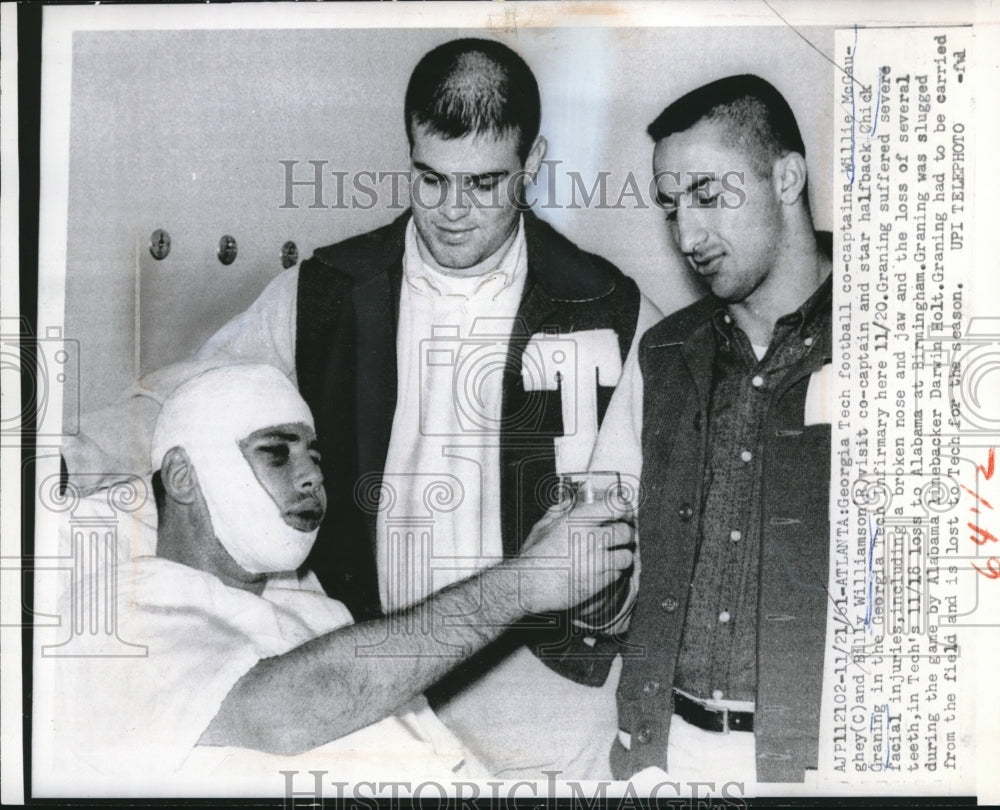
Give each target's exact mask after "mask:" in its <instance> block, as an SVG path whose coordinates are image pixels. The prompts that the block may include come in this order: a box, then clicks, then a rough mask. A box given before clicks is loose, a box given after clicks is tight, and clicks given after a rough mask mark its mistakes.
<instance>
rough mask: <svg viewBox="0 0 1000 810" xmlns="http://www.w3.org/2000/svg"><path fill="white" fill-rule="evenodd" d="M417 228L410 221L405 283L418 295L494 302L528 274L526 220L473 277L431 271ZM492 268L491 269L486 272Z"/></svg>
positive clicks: (404, 260) (404, 270) (522, 219)
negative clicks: (421, 252)
mask: <svg viewBox="0 0 1000 810" xmlns="http://www.w3.org/2000/svg"><path fill="white" fill-rule="evenodd" d="M419 238H420V235H419V234H418V233H417V228H416V224H415V223H414V221H413V220H412V219H411V220H410V222H409V224H408V225H407V229H406V250H405V254H404V259H403V279H404V281H405V282H406V284H407V285H408V286H409V287H410V288H411V289H412V290H414V291H415V292H417V293H419V294H421V295H427V296H453V297H457V298H461V299H465V300H471V299H479V298H483V299H488V300H494V299H496V298H497V296H499V295H500V294H501V293H502V292H504V291H505V290H507V289H508V288H510V287H511V286H512V285H513V284H514V283H515V281H517V280H518V279H519V278H520V277H521V276H522V275H523V274H524V273H525V272H526V270H527V262H526V261H524V260H523V256H524V254H525V239H524V217H523V216H522V217H521V219H520V220H519V221H518V225H517V230H516V231H515V234H514V236H513V238H512V239H509V240H507V241H506V242H504V244H503V245H501V246H500V248H499V249H498V250H497V252H496V253H494V254H493V255H492V256H490V257H488V258H486V259H484V260H483V261H482V262H481V263H480V264H481V265H482V267H483V268H484V270H483V272H480V273H478V274H476V275H474V276H458V275H451V274H449V273H445V272H443V271H441V270H438V269H437V268H436V267H431V266H430V265H429V264H427V263H426V262H424V261H423V259H422V258H421V256H420V247H419V245H418V244H417V240H418V239H419ZM486 268H491V269H486Z"/></svg>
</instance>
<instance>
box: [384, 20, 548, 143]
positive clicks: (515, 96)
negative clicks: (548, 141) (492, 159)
mask: <svg viewBox="0 0 1000 810" xmlns="http://www.w3.org/2000/svg"><path fill="white" fill-rule="evenodd" d="M403 112H404V115H405V116H406V136H407V138H409V141H410V148H411V149H412V148H413V135H414V130H415V128H416V127H417V126H422V127H426V128H427V130H428V131H430V132H432V133H434V134H436V135H440V136H441V137H443V138H446V139H452V138H464V137H465V136H466V135H472V134H476V135H484V134H491V135H494V136H495V137H498V138H500V137H503V136H504V135H507V134H508V133H510V132H514V131H516V132H517V133H518V155H519V156H520V158H521V162H522V163H523V162H524V161H525V160H526V159H527V157H528V152H529V151H530V150H531V145H532V143H534V141H535V138H536V137H537V136H538V128H539V125H540V123H541V117H542V104H541V100H540V98H539V95H538V82H536V81H535V76H534V74H532V72H531V68H529V67H528V65H527V63H526V62H525V61H524V60H523V59H522V58H521V57H520V56H518V55H517V54H516V53H514V51H512V50H511V49H510V48H508V47H507V46H506V45H503V44H501V43H499V42H495V41H493V40H489V39H455V40H452V41H451V42H446V43H445V44H444V45H439V46H438V47H437V48H435V49H434V50H432V51H430V52H429V53H428V54H426V55H425V56H424V58H423V59H421V60H420V62H419V63H418V64H417V66H416V68H414V70H413V75H412V76H410V83H409V85H408V86H407V88H406V102H405V104H404V109H403Z"/></svg>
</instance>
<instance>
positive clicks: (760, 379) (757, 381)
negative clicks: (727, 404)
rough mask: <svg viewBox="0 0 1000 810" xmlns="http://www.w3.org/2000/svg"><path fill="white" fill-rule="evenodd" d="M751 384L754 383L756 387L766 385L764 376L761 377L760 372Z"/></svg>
mask: <svg viewBox="0 0 1000 810" xmlns="http://www.w3.org/2000/svg"><path fill="white" fill-rule="evenodd" d="M750 385H752V386H753V387H754V388H760V387H761V386H763V385H764V378H763V377H761V376H760V374H758V375H757V376H756V377H754V378H753V379H752V380H750Z"/></svg>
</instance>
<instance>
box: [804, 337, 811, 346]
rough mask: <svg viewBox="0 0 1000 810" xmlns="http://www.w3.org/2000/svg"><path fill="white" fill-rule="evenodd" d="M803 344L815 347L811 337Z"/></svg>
mask: <svg viewBox="0 0 1000 810" xmlns="http://www.w3.org/2000/svg"><path fill="white" fill-rule="evenodd" d="M802 342H803V343H805V344H806V346H812V345H813V339H812V338H811V337H807V338H806V339H805V340H803V341H802Z"/></svg>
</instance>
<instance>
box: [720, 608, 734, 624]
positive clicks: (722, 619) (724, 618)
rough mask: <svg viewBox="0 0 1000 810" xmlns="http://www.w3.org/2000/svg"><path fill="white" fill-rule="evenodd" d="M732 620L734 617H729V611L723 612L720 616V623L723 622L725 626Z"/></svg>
mask: <svg viewBox="0 0 1000 810" xmlns="http://www.w3.org/2000/svg"><path fill="white" fill-rule="evenodd" d="M731 618H732V617H731V616H730V615H729V611H728V610H724V611H722V613H720V614H719V621H720V622H722V623H723V624H725V623H726V622H728V621H729V620H730V619H731Z"/></svg>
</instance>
